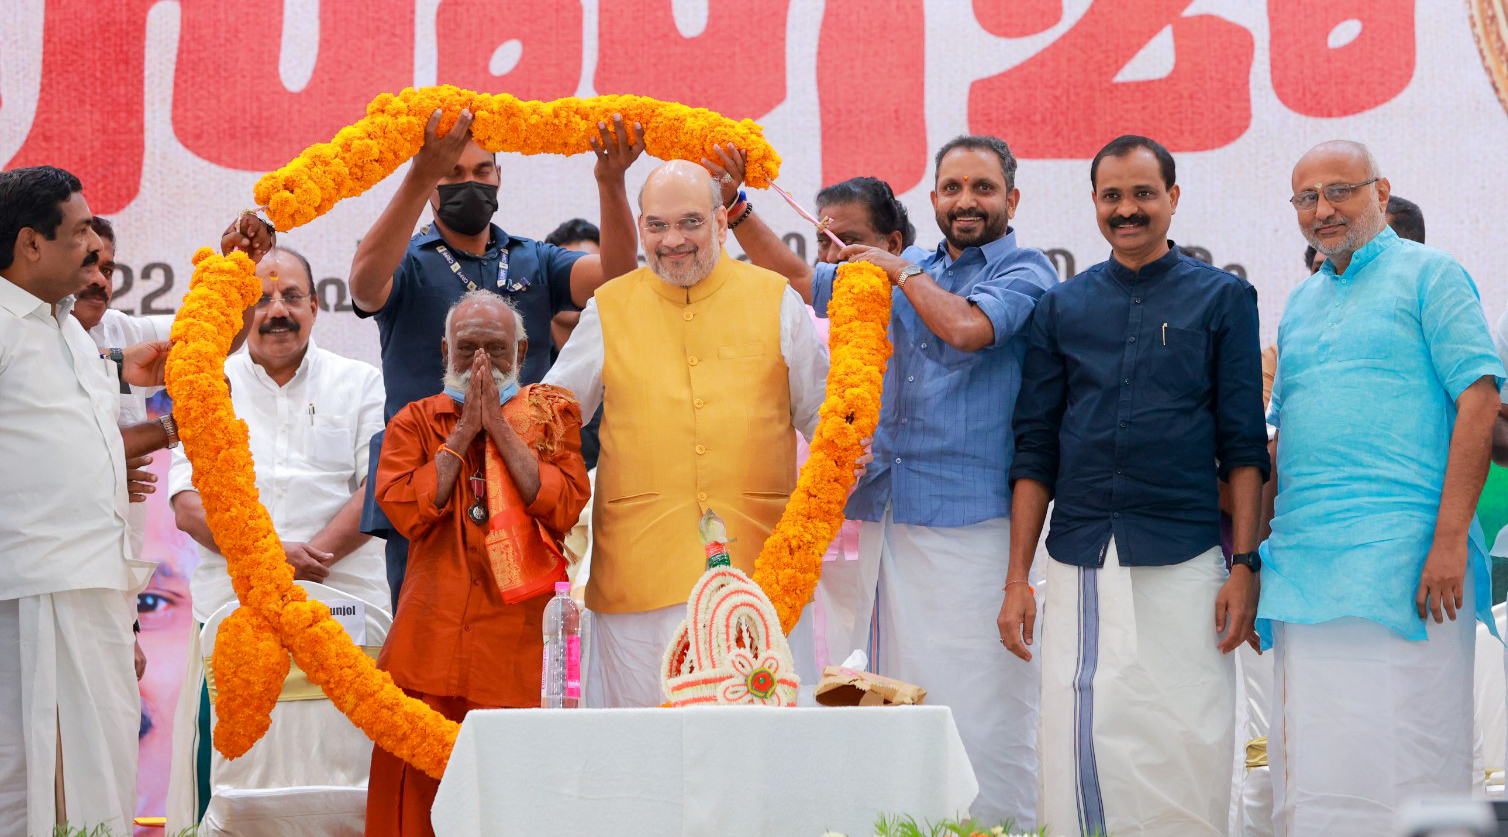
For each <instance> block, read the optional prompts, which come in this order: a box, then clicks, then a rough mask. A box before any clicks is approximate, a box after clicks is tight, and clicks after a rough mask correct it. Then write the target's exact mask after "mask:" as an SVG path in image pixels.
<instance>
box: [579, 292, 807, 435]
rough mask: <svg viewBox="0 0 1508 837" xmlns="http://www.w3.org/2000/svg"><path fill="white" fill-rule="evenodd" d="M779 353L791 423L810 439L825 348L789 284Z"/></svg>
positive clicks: (782, 302)
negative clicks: (788, 391) (786, 380)
mask: <svg viewBox="0 0 1508 837" xmlns="http://www.w3.org/2000/svg"><path fill="white" fill-rule="evenodd" d="M582 319H583V320H584V319H586V318H585V317H583V318H582ZM780 354H781V355H782V356H783V357H784V358H785V366H786V369H787V374H788V375H789V376H790V377H789V380H790V387H791V424H792V425H793V426H794V427H795V428H796V429H797V430H799V431H800V432H801V435H802V436H804V437H806V440H807V441H808V442H810V441H811V439H812V434H813V433H815V432H817V411H818V410H819V409H820V408H821V407H822V399H823V398H825V397H826V395H827V347H826V346H824V345H822V341H820V340H818V339H817V329H816V328H815V327H814V326H813V325H812V317H811V314H810V313H808V312H807V308H806V303H804V302H802V301H801V296H800V295H799V294H797V293H796V292H795V291H794V290H792V289H791V288H790V287H787V288H786V289H785V294H784V295H783V296H781V298H780Z"/></svg>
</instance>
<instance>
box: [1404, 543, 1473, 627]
mask: <svg viewBox="0 0 1508 837" xmlns="http://www.w3.org/2000/svg"><path fill="white" fill-rule="evenodd" d="M1465 582H1466V539H1465V538H1461V539H1460V541H1459V542H1458V543H1457V542H1452V543H1449V544H1444V543H1441V542H1440V540H1439V539H1438V538H1437V539H1436V540H1435V543H1434V545H1433V546H1431V547H1430V550H1429V557H1427V558H1425V559H1424V570H1423V571H1422V572H1420V573H1419V589H1418V591H1417V592H1416V593H1415V594H1414V606H1415V607H1416V608H1417V609H1418V611H1419V618H1420V619H1423V620H1425V621H1429V618H1430V616H1432V615H1433V616H1434V617H1435V624H1440V623H1443V622H1444V621H1445V618H1446V617H1449V618H1450V620H1451V621H1455V618H1456V612H1457V611H1459V610H1461V609H1462V606H1463V605H1464V604H1465V602H1464V595H1465V592H1464V587H1463V585H1464V584H1465Z"/></svg>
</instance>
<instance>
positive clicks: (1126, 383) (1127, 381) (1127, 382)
mask: <svg viewBox="0 0 1508 837" xmlns="http://www.w3.org/2000/svg"><path fill="white" fill-rule="evenodd" d="M1121 386H1123V387H1128V386H1131V379H1130V378H1127V379H1125V380H1124V381H1121Z"/></svg>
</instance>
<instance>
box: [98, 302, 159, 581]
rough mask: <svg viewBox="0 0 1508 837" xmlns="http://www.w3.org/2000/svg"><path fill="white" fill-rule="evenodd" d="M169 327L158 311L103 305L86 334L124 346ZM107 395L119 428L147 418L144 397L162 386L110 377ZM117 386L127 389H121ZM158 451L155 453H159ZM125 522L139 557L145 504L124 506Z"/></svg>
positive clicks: (133, 553)
mask: <svg viewBox="0 0 1508 837" xmlns="http://www.w3.org/2000/svg"><path fill="white" fill-rule="evenodd" d="M172 329H173V315H171V314H159V315H154V316H151V317H133V316H131V315H130V314H126V313H123V312H121V311H116V310H115V309H114V308H106V309H105V314H104V316H102V317H100V320H99V322H97V323H95V324H94V328H91V329H89V337H90V339H92V340H93V341H94V345H95V346H97V347H98V348H101V349H124V348H126V347H128V346H134V345H136V344H137V343H142V342H145V341H148V340H166V339H168V332H170V331H172ZM109 377H110V382H109V383H110V385H111V386H110V393H111V395H110V397H111V398H112V399H113V400H114V401H115V404H116V416H115V423H116V424H118V425H120V426H121V427H129V426H131V425H133V424H141V423H142V422H144V421H146V420H147V399H148V398H151V397H152V396H154V395H156V394H157V393H159V392H161V391H162V387H137V386H130V385H129V384H128V385H126V386H125V387H121V386H120V385H119V384H118V382H117V381H116V380H115V378H116V375H114V374H111V375H110V376H109ZM121 389H125V390H127V391H126V392H121ZM161 455H162V454H161V453H158V454H157V456H161ZM126 525H127V526H128V527H129V529H130V537H129V539H130V542H131V556H132V557H133V558H140V557H141V556H142V544H143V542H144V541H145V539H146V538H145V535H146V531H147V504H146V503H131V504H130V505H129V507H128V508H127V509H126Z"/></svg>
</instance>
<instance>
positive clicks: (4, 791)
mask: <svg viewBox="0 0 1508 837" xmlns="http://www.w3.org/2000/svg"><path fill="white" fill-rule="evenodd" d="M135 599H136V597H135V594H134V592H132V593H128V592H125V591H121V590H67V591H63V592H59V593H51V594H46V595H39V596H25V597H22V598H19V599H8V600H5V601H0V837H34V835H50V834H52V833H53V826H54V825H55V824H56V823H57V822H58V821H59V820H60V819H64V820H66V821H67V822H68V823H69V825H70V826H72V827H74V828H79V827H87V828H93V827H95V826H97V825H101V824H103V825H105V826H107V827H108V828H109V829H111V830H112V831H113V833H116V834H126V833H128V832H129V831H130V828H131V819H132V811H133V809H134V808H135V801H136V747H137V735H138V733H139V732H140V729H141V693H140V692H139V691H138V689H137V685H136V666H135V656H134V654H133V645H134V643H133V636H132V633H131V623H132V621H133V620H134V619H135V613H136V607H135ZM60 762H61V770H59V763H60ZM59 775H61V779H62V781H61V783H59V781H58V778H59ZM59 791H61V794H62V796H61V798H59Z"/></svg>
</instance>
